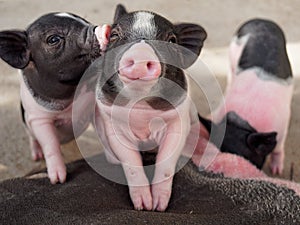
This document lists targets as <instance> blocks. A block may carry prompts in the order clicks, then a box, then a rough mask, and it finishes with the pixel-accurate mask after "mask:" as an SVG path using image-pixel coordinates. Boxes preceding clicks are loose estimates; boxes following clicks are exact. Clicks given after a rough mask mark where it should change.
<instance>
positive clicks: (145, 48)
mask: <svg viewBox="0 0 300 225" xmlns="http://www.w3.org/2000/svg"><path fill="white" fill-rule="evenodd" d="M160 74H161V65H160V62H159V59H158V57H157V55H156V54H155V52H154V50H153V48H152V47H151V46H150V45H148V44H147V43H145V42H140V43H137V44H134V45H133V46H131V47H130V48H129V49H128V50H127V51H126V52H125V53H124V54H123V56H122V58H121V60H120V63H119V75H120V77H121V79H122V78H123V79H122V80H126V81H130V80H138V79H140V80H153V79H156V78H158V77H159V76H160ZM124 78H125V79H124Z"/></svg>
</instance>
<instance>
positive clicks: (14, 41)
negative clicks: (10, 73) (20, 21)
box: [0, 30, 30, 69]
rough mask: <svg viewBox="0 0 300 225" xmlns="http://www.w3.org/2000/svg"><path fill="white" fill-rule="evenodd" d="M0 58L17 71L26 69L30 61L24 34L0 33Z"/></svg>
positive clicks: (12, 31)
mask: <svg viewBox="0 0 300 225" xmlns="http://www.w3.org/2000/svg"><path fill="white" fill-rule="evenodd" d="M0 57H1V58H2V59H3V60H4V61H5V62H7V63H8V64H9V65H11V66H12V67H15V68H17V69H23V68H24V67H26V66H27V64H28V63H29V59H30V52H29V50H28V49H27V34H26V32H25V31H20V30H8V31H2V32H0Z"/></svg>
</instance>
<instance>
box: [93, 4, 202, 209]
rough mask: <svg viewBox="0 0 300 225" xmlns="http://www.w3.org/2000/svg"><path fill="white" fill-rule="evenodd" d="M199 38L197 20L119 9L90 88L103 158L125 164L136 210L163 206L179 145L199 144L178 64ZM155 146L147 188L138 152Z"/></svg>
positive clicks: (197, 47)
mask: <svg viewBox="0 0 300 225" xmlns="http://www.w3.org/2000/svg"><path fill="white" fill-rule="evenodd" d="M103 33H106V32H105V31H104V32H103ZM205 39H206V32H205V30H204V29H203V28H202V27H201V26H199V25H196V24H190V23H181V24H172V23H171V22H170V21H168V20H167V19H165V18H164V17H162V16H159V15H157V14H155V13H153V12H148V11H136V12H131V13H127V12H126V10H125V8H124V7H123V6H122V5H118V6H117V9H116V12H115V17H114V24H113V25H112V28H111V35H110V42H109V44H108V46H107V51H106V53H105V55H104V57H103V60H104V61H103V68H102V69H101V73H100V74H99V80H98V83H97V87H96V94H97V108H96V127H97V130H98V132H99V135H100V137H101V139H102V142H103V144H104V146H105V150H106V156H107V158H108V160H109V161H111V162H113V163H120V164H121V165H122V167H123V169H124V172H125V175H126V178H127V182H128V186H129V192H130V196H131V200H132V202H133V204H134V208H135V209H138V210H141V209H146V210H158V211H164V210H165V209H166V208H167V206H168V202H169V199H170V196H171V190H172V182H173V176H174V173H175V167H176V163H177V160H178V158H179V156H180V154H181V153H182V151H183V149H184V148H185V145H188V144H189V143H192V142H194V143H195V144H196V143H197V139H198V135H199V134H198V133H197V129H198V127H199V123H198V118H197V112H196V110H195V108H194V107H192V103H191V102H190V101H189V98H188V94H187V92H188V90H189V85H188V80H187V76H185V73H184V72H183V70H182V68H187V67H189V66H190V65H191V64H192V63H194V61H195V60H196V59H197V58H198V56H199V54H200V51H201V48H202V46H203V42H204V40H205ZM184 51H186V53H187V54H185V53H184ZM166 59H168V60H169V62H170V59H172V60H173V62H172V63H173V65H171V64H172V63H168V62H167V61H168V60H166ZM172 60H171V61H172ZM193 109H194V110H193ZM194 131H195V132H194ZM156 146H158V152H157V156H156V163H155V172H154V177H153V180H152V182H151V185H150V182H149V180H148V178H147V176H146V175H145V172H144V168H143V162H142V158H141V154H140V152H141V151H147V150H151V149H153V148H155V147H156ZM186 148H187V149H190V148H192V147H191V146H189V147H186Z"/></svg>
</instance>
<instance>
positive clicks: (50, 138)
mask: <svg viewBox="0 0 300 225" xmlns="http://www.w3.org/2000/svg"><path fill="white" fill-rule="evenodd" d="M31 127H32V131H33V133H34V135H35V137H36V139H37V141H38V143H39V144H40V146H41V148H42V150H43V153H44V157H45V161H46V165H47V171H48V176H49V179H50V181H51V183H52V184H55V183H57V182H60V183H64V182H65V180H66V176H67V172H66V166H65V164H64V160H63V157H62V154H61V149H60V143H59V140H58V138H57V135H56V128H55V127H54V124H53V123H52V122H51V121H39V120H37V121H33V122H32V124H31Z"/></svg>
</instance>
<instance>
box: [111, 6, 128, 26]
mask: <svg viewBox="0 0 300 225" xmlns="http://www.w3.org/2000/svg"><path fill="white" fill-rule="evenodd" d="M125 14H127V11H126V9H125V7H124V6H123V5H122V4H118V5H117V8H116V11H115V16H114V23H116V22H117V21H118V20H119V19H120V18H121V17H122V16H123V15H125Z"/></svg>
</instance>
